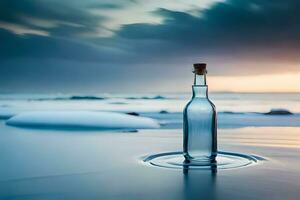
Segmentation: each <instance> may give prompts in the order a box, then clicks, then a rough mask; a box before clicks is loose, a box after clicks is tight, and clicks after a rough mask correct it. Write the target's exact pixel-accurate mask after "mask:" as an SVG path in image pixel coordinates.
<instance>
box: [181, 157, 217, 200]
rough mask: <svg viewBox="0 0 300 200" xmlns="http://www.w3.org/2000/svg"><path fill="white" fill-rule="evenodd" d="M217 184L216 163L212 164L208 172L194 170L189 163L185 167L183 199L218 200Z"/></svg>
mask: <svg viewBox="0 0 300 200" xmlns="http://www.w3.org/2000/svg"><path fill="white" fill-rule="evenodd" d="M185 162H187V161H185ZM216 182H217V165H216V162H214V163H212V164H211V165H210V169H206V170H197V169H196V170H195V169H192V168H191V166H189V165H188V163H187V164H186V165H184V167H183V199H188V200H193V199H197V200H200V199H204V200H211V199H212V200H215V199H217V198H216V195H217V194H216Z"/></svg>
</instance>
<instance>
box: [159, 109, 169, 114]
mask: <svg viewBox="0 0 300 200" xmlns="http://www.w3.org/2000/svg"><path fill="white" fill-rule="evenodd" d="M159 113H160V114H168V113H169V112H168V111H166V110H162V111H160V112H159Z"/></svg>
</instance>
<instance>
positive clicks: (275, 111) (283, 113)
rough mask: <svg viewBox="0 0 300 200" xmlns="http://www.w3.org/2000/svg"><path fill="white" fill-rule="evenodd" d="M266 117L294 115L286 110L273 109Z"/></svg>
mask: <svg viewBox="0 0 300 200" xmlns="http://www.w3.org/2000/svg"><path fill="white" fill-rule="evenodd" d="M265 115H293V113H292V112H290V111H289V110H286V109H271V111H270V112H267V113H265Z"/></svg>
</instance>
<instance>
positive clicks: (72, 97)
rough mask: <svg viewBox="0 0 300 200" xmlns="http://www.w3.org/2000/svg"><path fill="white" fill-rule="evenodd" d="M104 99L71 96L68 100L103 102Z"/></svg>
mask: <svg viewBox="0 0 300 200" xmlns="http://www.w3.org/2000/svg"><path fill="white" fill-rule="evenodd" d="M104 99H106V98H104V97H96V96H71V97H70V100H104Z"/></svg>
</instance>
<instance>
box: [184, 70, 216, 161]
mask: <svg viewBox="0 0 300 200" xmlns="http://www.w3.org/2000/svg"><path fill="white" fill-rule="evenodd" d="M197 76H198V75H195V83H194V85H193V97H192V99H191V100H190V101H189V103H188V104H187V105H186V107H185V108H184V112H183V132H184V133H183V134H184V135H183V155H184V157H185V160H186V161H188V162H194V163H199V164H207V163H208V162H215V159H216V156H217V114H216V108H215V106H214V104H213V103H212V102H211V101H210V100H209V99H208V95H207V85H206V77H205V75H201V76H200V77H197ZM199 82H200V83H199Z"/></svg>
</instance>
